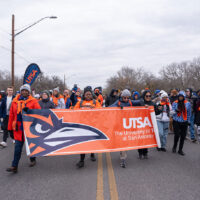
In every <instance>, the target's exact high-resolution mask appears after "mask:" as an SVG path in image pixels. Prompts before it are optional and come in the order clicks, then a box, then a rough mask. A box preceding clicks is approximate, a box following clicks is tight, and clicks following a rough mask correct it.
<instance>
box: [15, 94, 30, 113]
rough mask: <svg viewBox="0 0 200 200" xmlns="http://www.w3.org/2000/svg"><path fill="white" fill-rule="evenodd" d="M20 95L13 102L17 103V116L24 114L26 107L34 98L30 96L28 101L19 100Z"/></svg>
mask: <svg viewBox="0 0 200 200" xmlns="http://www.w3.org/2000/svg"><path fill="white" fill-rule="evenodd" d="M19 98H20V94H18V95H17V96H16V97H15V98H14V99H13V102H15V103H17V114H19V113H22V110H23V109H24V108H25V107H26V104H27V103H28V102H30V101H32V100H33V99H34V98H33V97H32V96H31V95H30V96H28V99H26V100H19Z"/></svg>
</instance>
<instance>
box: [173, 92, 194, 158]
mask: <svg viewBox="0 0 200 200" xmlns="http://www.w3.org/2000/svg"><path fill="white" fill-rule="evenodd" d="M185 98H186V94H185V92H184V91H180V92H179V94H178V100H176V101H174V103H173V104H172V109H173V111H174V115H173V127H174V145H173V148H172V152H173V153H176V147H177V144H178V141H179V138H180V143H179V150H178V154H180V155H181V156H184V155H185V153H184V152H183V145H184V140H185V137H186V134H187V128H188V126H189V125H190V117H191V104H190V102H188V101H187V100H186V99H185Z"/></svg>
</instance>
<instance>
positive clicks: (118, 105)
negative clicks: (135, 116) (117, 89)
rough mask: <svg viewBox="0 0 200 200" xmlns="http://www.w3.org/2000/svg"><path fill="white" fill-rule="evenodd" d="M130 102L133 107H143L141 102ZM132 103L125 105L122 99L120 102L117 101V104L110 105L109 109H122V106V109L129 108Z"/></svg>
mask: <svg viewBox="0 0 200 200" xmlns="http://www.w3.org/2000/svg"><path fill="white" fill-rule="evenodd" d="M130 101H131V103H132V106H141V105H142V104H141V101H140V100H135V101H132V100H130ZM130 101H128V102H127V103H125V102H124V101H122V99H119V100H117V101H115V103H113V104H112V105H110V106H109V107H121V106H122V107H129V106H131V104H130ZM119 102H120V103H119Z"/></svg>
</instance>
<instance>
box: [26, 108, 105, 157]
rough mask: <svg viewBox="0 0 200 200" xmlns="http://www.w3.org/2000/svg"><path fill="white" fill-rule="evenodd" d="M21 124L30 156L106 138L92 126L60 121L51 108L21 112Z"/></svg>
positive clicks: (50, 152) (42, 154)
mask: <svg viewBox="0 0 200 200" xmlns="http://www.w3.org/2000/svg"><path fill="white" fill-rule="evenodd" d="M23 124H24V126H25V133H26V140H27V143H26V144H28V145H29V148H27V149H29V150H30V152H28V154H30V156H44V155H51V154H52V155H53V152H55V151H58V150H60V149H63V148H66V147H69V146H72V145H75V144H80V143H84V142H87V141H97V140H108V138H107V136H106V135H105V134H104V133H103V132H101V131H100V130H98V129H96V128H94V127H91V126H88V125H83V124H76V123H65V122H62V119H58V118H57V116H56V114H54V112H53V111H51V110H29V111H28V112H27V113H26V114H25V113H24V114H23Z"/></svg>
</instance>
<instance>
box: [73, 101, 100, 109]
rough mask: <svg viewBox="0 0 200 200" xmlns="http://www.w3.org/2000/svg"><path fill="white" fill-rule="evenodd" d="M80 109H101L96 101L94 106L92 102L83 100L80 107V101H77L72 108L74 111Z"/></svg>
mask: <svg viewBox="0 0 200 200" xmlns="http://www.w3.org/2000/svg"><path fill="white" fill-rule="evenodd" d="M80 108H101V104H100V103H99V101H97V100H95V104H94V101H93V100H90V101H86V100H83V101H82V105H81V101H78V102H77V103H76V105H75V106H74V109H80Z"/></svg>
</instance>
